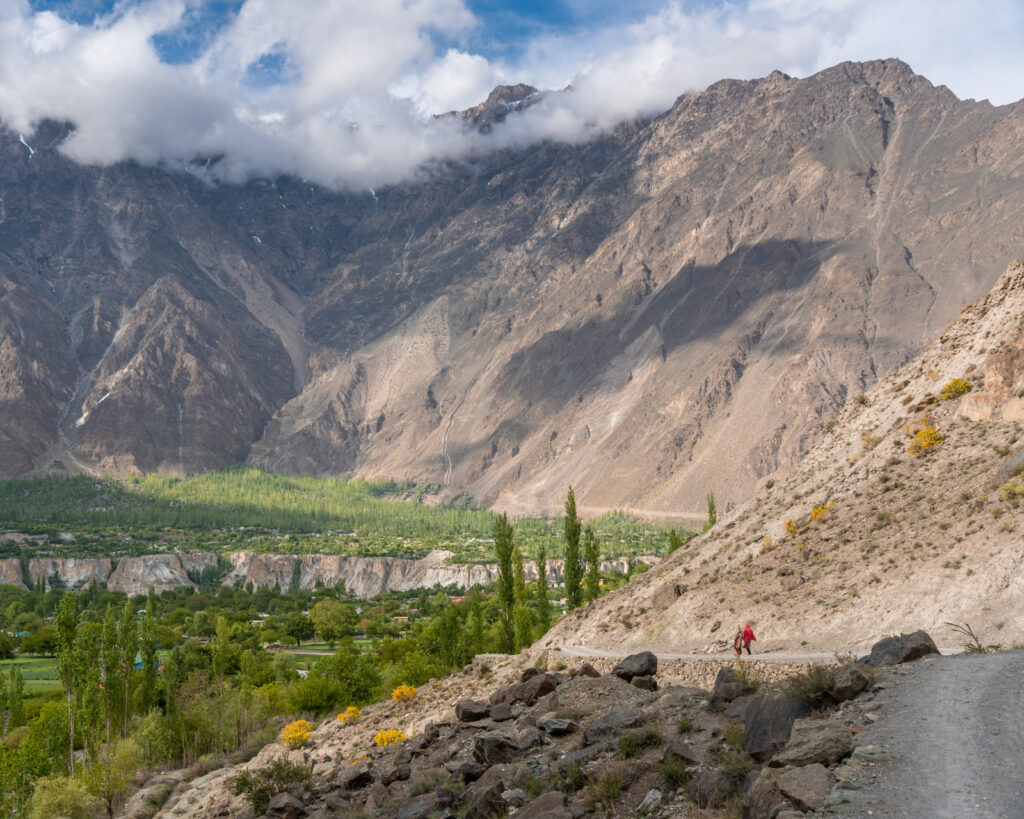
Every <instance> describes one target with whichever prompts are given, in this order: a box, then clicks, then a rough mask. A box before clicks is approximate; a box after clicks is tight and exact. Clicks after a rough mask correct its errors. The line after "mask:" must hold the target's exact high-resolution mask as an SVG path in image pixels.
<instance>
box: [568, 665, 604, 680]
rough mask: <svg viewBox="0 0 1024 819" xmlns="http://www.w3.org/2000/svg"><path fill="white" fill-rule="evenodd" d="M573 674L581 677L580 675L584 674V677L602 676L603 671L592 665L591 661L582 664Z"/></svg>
mask: <svg viewBox="0 0 1024 819" xmlns="http://www.w3.org/2000/svg"><path fill="white" fill-rule="evenodd" d="M572 676H573V677H579V676H584V677H600V676H601V672H599V671H598V670H597V669H596V668H594V666H592V665H591V664H590V663H583V665H581V666H580V667H579V668H578V669H576V672H575V673H574V674H573V675H572Z"/></svg>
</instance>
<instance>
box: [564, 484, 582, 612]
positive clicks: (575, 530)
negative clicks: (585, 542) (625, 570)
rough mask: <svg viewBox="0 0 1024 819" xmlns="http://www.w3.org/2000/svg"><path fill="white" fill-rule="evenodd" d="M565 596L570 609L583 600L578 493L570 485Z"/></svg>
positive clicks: (566, 512) (567, 499)
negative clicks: (577, 506)
mask: <svg viewBox="0 0 1024 819" xmlns="http://www.w3.org/2000/svg"><path fill="white" fill-rule="evenodd" d="M564 576H565V598H566V603H567V605H568V607H569V610H570V611H572V610H573V609H574V608H576V607H577V606H579V605H580V603H581V602H582V591H583V590H582V588H581V584H582V581H583V561H582V560H581V557H580V519H579V517H577V515H576V495H575V494H574V493H573V491H572V487H571V486H570V487H569V494H568V496H567V497H566V499H565V570H564Z"/></svg>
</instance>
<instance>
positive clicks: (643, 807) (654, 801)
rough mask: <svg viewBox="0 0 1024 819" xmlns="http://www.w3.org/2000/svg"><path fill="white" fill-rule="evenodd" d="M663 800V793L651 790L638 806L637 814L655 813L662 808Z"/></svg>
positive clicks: (654, 789)
mask: <svg viewBox="0 0 1024 819" xmlns="http://www.w3.org/2000/svg"><path fill="white" fill-rule="evenodd" d="M661 798H662V797H661V791H659V790H658V789H657V788H651V789H650V790H649V791H647V794H646V795H645V796H644V798H643V800H642V801H641V802H640V804H639V805H637V806H636V811H637V813H640V814H644V813H654V812H655V811H656V810H658V808H660V807H661Z"/></svg>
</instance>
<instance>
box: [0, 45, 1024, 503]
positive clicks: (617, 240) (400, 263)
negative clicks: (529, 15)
mask: <svg viewBox="0 0 1024 819" xmlns="http://www.w3.org/2000/svg"><path fill="white" fill-rule="evenodd" d="M522 93H526V92H524V91H523V89H519V90H518V91H517V90H516V89H510V90H507V93H506V92H502V93H498V94H497V95H496V96H495V97H494V99H495V100H496V101H500V100H502V99H505V98H507V99H508V100H514V99H518V98H519V97H518V96H517V94H518V95H520V96H521V94H522ZM485 108H486V106H485ZM515 108H516V106H515V105H511V106H507V105H506V106H505V107H504V108H502V111H503V112H504V115H505V116H507V117H513V116H515V115H516V111H515ZM506 109H507V110H506ZM480 114H481V116H484V115H487V116H490V114H488V113H487V110H484V109H481V112H480ZM474 117H476V115H475V114H473V113H472V112H470V114H469V115H468V116H467V118H466V119H467V121H468V122H470V123H472V122H475V123H476V124H477V126H480V125H481V122H482V121H478V118H477V119H474ZM486 118H487V117H486V116H484V120H486ZM71 127H73V126H70V125H60V124H55V123H44V125H43V126H41V127H40V129H39V130H38V131H37V132H36V133H35V134H33V135H21V134H18V133H16V132H12V131H9V130H6V131H2V133H0V157H2V162H0V189H2V191H3V201H2V207H0V283H2V287H0V372H3V373H4V378H3V379H2V382H0V470H2V471H3V473H4V474H7V475H15V474H27V473H38V472H40V471H46V470H48V469H50V468H52V467H53V465H54V462H55V461H61V462H63V463H64V465H65V466H66V467H68V468H69V469H73V470H74V469H81V470H87V471H105V472H109V473H113V474H126V473H129V472H132V471H135V470H138V471H143V472H151V471H159V472H164V473H171V474H182V473H187V472H197V471H207V470H212V469H217V468H220V467H223V466H226V465H230V464H235V463H240V462H245V461H248V462H249V463H252V464H254V465H258V466H261V467H263V468H267V469H273V470H277V471H284V472H290V473H304V474H316V475H339V474H352V473H358V474H363V475H366V476H368V477H381V476H384V477H392V478H398V479H413V480H422V481H436V482H438V483H441V484H442V485H443V486H444V488H445V491H446V492H447V493H449V494H452V495H454V494H457V493H459V492H462V491H468V492H469V493H470V494H471V495H472V496H473V498H474V499H475V501H476V502H477V503H479V504H483V505H488V506H496V507H498V508H501V509H508V510H509V511H512V512H515V513H521V512H536V511H551V510H554V509H556V508H557V507H558V506H559V505H560V503H561V499H562V498H563V497H564V494H565V486H566V485H567V484H569V483H572V484H573V486H574V487H575V488H576V491H577V495H578V497H579V498H580V500H581V509H582V510H583V511H584V512H587V513H589V512H599V511H601V510H604V509H607V508H622V509H641V510H644V511H646V512H648V513H661V514H662V515H665V516H669V515H671V516H675V517H676V519H685V517H686V515H687V514H691V515H692V514H696V513H697V512H698V510H699V509H700V507H701V505H702V500H703V497H704V494H705V493H706V492H707V491H714V492H716V494H717V495H718V498H719V501H720V502H721V505H722V507H723V508H724V506H725V504H726V502H727V501H730V500H732V501H740V500H743V499H745V498H747V497H749V494H750V492H751V490H752V489H753V488H754V487H755V485H756V484H757V482H758V481H763V480H765V479H766V478H769V477H771V476H776V477H778V476H781V475H785V474H787V473H788V472H789V471H790V470H791V469H792V468H794V467H795V465H796V464H797V462H798V460H799V459H800V457H801V456H802V455H803V454H804V453H805V452H806V451H807V450H808V449H810V447H811V446H812V445H813V444H814V443H815V442H816V441H817V440H818V439H819V435H820V430H821V427H822V425H823V424H824V423H825V422H827V421H829V420H830V419H831V418H833V417H834V416H835V415H836V414H837V413H838V412H839V410H840V408H842V407H843V406H844V405H846V404H847V403H848V400H849V398H850V396H853V395H857V394H859V393H860V392H862V391H863V390H864V389H865V388H866V387H867V386H869V385H870V384H872V383H873V382H874V381H875V380H876V379H877V378H878V377H879V376H880V375H883V374H885V373H887V372H890V371H891V370H892V369H893V368H895V367H897V366H899V365H900V364H902V363H904V362H905V361H906V360H908V359H909V358H910V357H911V356H912V355H913V354H915V353H917V352H918V351H920V349H921V348H922V347H923V346H924V344H926V343H927V341H928V340H929V339H930V338H932V337H933V336H934V334H935V333H937V332H938V331H939V330H940V329H941V328H942V327H944V326H945V325H946V324H947V323H948V322H949V321H950V320H951V319H952V318H953V317H954V316H955V315H956V312H957V311H958V310H959V308H960V306H961V305H962V304H964V303H965V302H966V301H969V300H971V299H974V298H977V297H978V296H979V295H980V294H981V293H983V292H984V291H985V290H987V289H988V288H989V287H990V286H991V285H992V283H993V281H994V278H995V276H996V274H997V272H998V271H999V270H1001V269H1002V268H1003V267H1005V265H1006V263H1007V262H1008V261H1009V260H1010V259H1011V258H1013V255H1014V254H1015V253H1018V252H1019V248H1020V246H1021V243H1022V241H1024V235H1022V233H1024V226H1022V224H1021V222H1020V220H1019V218H1018V215H1019V207H1018V203H1019V201H1020V198H1021V196H1022V194H1024V176H1022V175H1021V174H1020V168H1021V163H1022V160H1024V147H1022V146H1024V140H1022V139H1021V133H1022V130H1024V107H1022V105H1021V104H1020V103H1018V104H1015V105H1012V106H1005V107H1000V108H996V107H993V106H991V105H990V104H988V103H987V102H975V101H972V100H966V101H963V100H959V99H957V98H956V97H955V96H954V95H953V94H952V93H950V92H949V91H948V90H947V89H945V88H944V87H935V86H933V85H932V84H931V83H929V82H928V81H927V80H926V79H924V78H923V77H920V76H918V75H916V74H914V73H913V71H911V70H910V68H909V67H908V66H906V65H905V64H903V63H901V62H899V61H895V60H886V61H879V62H872V63H864V64H852V63H846V64H842V65H839V66H836V67H834V68H831V69H828V70H825V71H823V72H821V73H819V74H817V75H815V76H813V77H809V78H806V79H792V78H789V77H786V76H784V75H782V74H779V73H777V72H776V73H774V74H772V75H771V76H769V77H765V78H763V79H760V80H754V81H750V82H740V81H733V80H723V81H722V82H719V83H716V84H714V85H712V86H711V87H710V88H708V89H707V90H705V91H703V92H700V93H688V94H684V95H683V96H681V97H680V98H679V99H678V100H677V101H676V103H675V105H674V106H673V107H672V108H671V109H670V110H669V111H667V112H665V113H664V114H663V115H661V116H659V117H657V118H656V119H654V120H652V121H649V122H648V121H645V122H632V123H626V124H623V125H621V126H620V127H619V128H618V129H616V130H615V131H614V132H611V133H608V134H605V135H604V136H601V137H599V138H597V139H595V140H593V141H591V142H587V143H584V144H580V145H567V144H555V143H545V144H541V145H537V146H533V147H530V148H524V149H520V150H503V151H498V152H495V153H492V154H489V155H483V156H480V157H477V158H475V159H474V160H473V161H472V162H468V163H465V164H451V165H446V166H444V167H434V168H431V169H427V170H425V171H424V174H423V176H422V178H421V180H420V181H418V182H416V183H409V184H406V185H403V186H397V187H392V188H387V189H383V190H377V191H357V192H347V193H333V192H330V191H326V190H323V189H320V188H317V187H315V186H311V185H309V184H307V183H305V182H303V181H301V180H296V179H285V178H282V179H277V180H272V181H260V182H252V183H250V184H248V185H245V186H241V187H232V186H219V187H211V186H209V185H207V184H206V183H204V182H201V181H199V180H198V179H195V178H192V177H190V176H187V175H175V174H171V173H168V172H166V171H164V170H162V169H160V168H150V167H141V166H138V165H134V164H121V165H116V166H113V167H109V168H100V167H83V166H78V165H75V164H74V163H72V162H70V161H68V160H67V159H66V158H64V157H63V155H62V154H61V153H60V145H61V142H62V140H63V139H65V138H66V136H67V133H68V129H69V128H71ZM467 127H471V126H470V125H467ZM23 136H24V137H26V142H28V143H29V144H30V145H31V149H32V152H30V151H29V150H28V149H27V148H26V145H24V144H22V141H21V137H23Z"/></svg>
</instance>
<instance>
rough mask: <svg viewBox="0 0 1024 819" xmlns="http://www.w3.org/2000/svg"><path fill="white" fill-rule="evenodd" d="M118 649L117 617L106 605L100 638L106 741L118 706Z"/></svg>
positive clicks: (109, 739) (109, 736) (109, 737)
mask: <svg viewBox="0 0 1024 819" xmlns="http://www.w3.org/2000/svg"><path fill="white" fill-rule="evenodd" d="M119 658H120V650H119V649H118V644H117V619H116V618H115V617H114V609H113V607H112V606H110V605H109V604H108V605H107V611H106V614H104V616H103V634H102V637H101V639H100V675H101V678H102V681H103V702H104V707H105V710H106V717H107V742H110V741H111V733H110V732H111V725H112V724H113V721H114V715H115V714H116V713H117V708H118V701H119V697H118V693H119V691H120V688H119V681H118V675H117V668H118V659H119Z"/></svg>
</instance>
